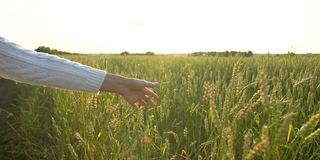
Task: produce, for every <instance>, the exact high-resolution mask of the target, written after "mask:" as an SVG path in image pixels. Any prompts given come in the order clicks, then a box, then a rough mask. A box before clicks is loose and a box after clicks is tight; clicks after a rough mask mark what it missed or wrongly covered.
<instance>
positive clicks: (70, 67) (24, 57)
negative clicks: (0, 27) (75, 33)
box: [0, 37, 106, 93]
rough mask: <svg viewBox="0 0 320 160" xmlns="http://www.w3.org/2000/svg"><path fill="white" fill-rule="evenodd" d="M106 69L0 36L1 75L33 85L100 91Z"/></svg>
mask: <svg viewBox="0 0 320 160" xmlns="http://www.w3.org/2000/svg"><path fill="white" fill-rule="evenodd" d="M105 75H106V72H105V71H102V70H99V69H95V68H92V67H89V66H86V65H82V64H80V63H76V62H72V61H69V60H66V59H63V58H60V57H57V56H53V55H49V54H46V53H41V52H35V51H32V50H27V49H23V48H22V47H20V46H19V45H17V44H14V43H12V42H9V41H7V40H6V39H4V38H2V37H0V77H3V78H7V79H11V80H14V81H17V82H23V83H28V84H32V85H42V86H50V87H57V88H65V89H71V90H79V91H87V92H93V93H94V92H98V91H99V89H100V87H101V85H102V82H103V80H104V78H105Z"/></svg>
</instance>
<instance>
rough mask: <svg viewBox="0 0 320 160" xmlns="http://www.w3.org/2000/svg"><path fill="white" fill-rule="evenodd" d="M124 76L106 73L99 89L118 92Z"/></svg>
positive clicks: (121, 86) (123, 82) (124, 79)
mask: <svg viewBox="0 0 320 160" xmlns="http://www.w3.org/2000/svg"><path fill="white" fill-rule="evenodd" d="M126 79H127V78H126V77H123V76H119V75H115V74H106V76H105V78H104V81H103V83H102V85H101V88H100V91H108V92H113V93H120V92H121V90H122V88H123V86H124V84H125V81H126Z"/></svg>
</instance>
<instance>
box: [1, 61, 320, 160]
mask: <svg viewBox="0 0 320 160" xmlns="http://www.w3.org/2000/svg"><path fill="white" fill-rule="evenodd" d="M67 58H69V59H71V60H74V61H78V62H81V63H84V64H87V65H90V66H93V67H96V68H100V69H103V70H106V71H107V72H110V73H115V74H121V75H124V76H130V77H136V78H142V79H147V80H151V81H159V82H160V86H159V87H157V88H155V92H157V93H158V94H159V95H160V99H159V101H158V102H157V105H156V106H157V107H155V108H133V107H131V106H129V105H128V104H127V103H126V102H125V101H124V100H123V99H122V98H121V97H119V96H117V95H114V94H111V93H100V94H97V95H92V94H89V93H83V92H76V91H67V90H61V89H54V88H46V87H36V86H30V85H25V84H15V87H14V88H13V89H14V93H15V94H14V95H13V96H12V97H8V98H10V99H11V101H10V103H7V104H6V106H7V107H6V109H7V112H8V115H7V119H8V121H7V123H6V124H5V126H4V127H2V128H1V130H2V131H0V136H1V140H0V148H1V149H0V150H1V151H0V157H1V159H50V160H51V159H52V160H60V159H84V160H100V159H101V160H103V159H139V160H140V159H172V160H174V159H198V160H201V159H217V160H220V159H223V160H224V159H231V160H238V159H239V160H240V159H245V160H250V159H258V160H259V159H267V160H269V159H270V160H271V159H272V160H276V159H279V160H280V159H281V160H282V159H297V160H298V159H305V160H306V159H315V160H316V159H320V136H319V135H320V124H318V122H319V120H320V63H319V62H320V57H319V56H298V55H296V56H259V57H251V58H236V57H234V58H223V57H219V58H214V57H191V56H87V55H77V56H67Z"/></svg>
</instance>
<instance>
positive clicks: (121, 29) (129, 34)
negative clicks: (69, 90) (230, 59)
mask: <svg viewBox="0 0 320 160" xmlns="http://www.w3.org/2000/svg"><path fill="white" fill-rule="evenodd" d="M319 8H320V0H0V36H2V37H6V38H7V39H9V40H10V41H14V42H16V43H18V44H20V45H22V46H23V47H26V48H28V49H35V48H37V47H38V46H40V45H45V46H49V47H51V48H56V49H58V50H65V51H70V52H80V53H119V52H122V51H129V52H146V51H153V52H156V53H185V52H188V53H190V52H194V51H224V50H240V51H247V50H253V51H254V52H260V53H267V52H268V51H269V52H271V53H279V52H288V51H294V52H297V53H306V52H312V53H315V52H318V53H320V9H319Z"/></svg>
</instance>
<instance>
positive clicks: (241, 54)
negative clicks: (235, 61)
mask: <svg viewBox="0 0 320 160" xmlns="http://www.w3.org/2000/svg"><path fill="white" fill-rule="evenodd" d="M191 55H192V56H208V57H252V56H253V52H252V51H246V52H241V51H223V52H216V51H209V52H194V53H192V54H191Z"/></svg>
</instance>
